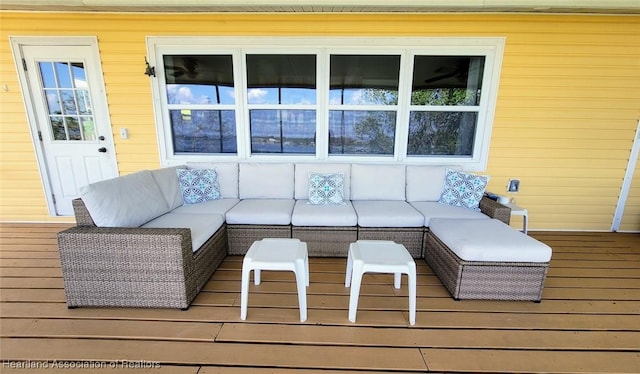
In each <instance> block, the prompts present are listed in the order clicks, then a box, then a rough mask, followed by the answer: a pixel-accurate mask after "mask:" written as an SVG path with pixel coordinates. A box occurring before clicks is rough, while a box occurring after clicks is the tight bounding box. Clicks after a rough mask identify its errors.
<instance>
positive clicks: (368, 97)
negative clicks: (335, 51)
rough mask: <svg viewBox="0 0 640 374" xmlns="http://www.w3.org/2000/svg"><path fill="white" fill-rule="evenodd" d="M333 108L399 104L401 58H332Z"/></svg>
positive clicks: (330, 96)
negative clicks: (334, 106)
mask: <svg viewBox="0 0 640 374" xmlns="http://www.w3.org/2000/svg"><path fill="white" fill-rule="evenodd" d="M330 69H331V72H330V75H331V76H330V89H329V103H330V104H331V105H396V104H398V80H399V76H400V56H369V55H332V56H331V67H330Z"/></svg>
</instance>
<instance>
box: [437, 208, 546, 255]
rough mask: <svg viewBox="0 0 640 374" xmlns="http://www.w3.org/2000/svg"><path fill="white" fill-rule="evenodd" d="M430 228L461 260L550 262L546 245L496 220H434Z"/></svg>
mask: <svg viewBox="0 0 640 374" xmlns="http://www.w3.org/2000/svg"><path fill="white" fill-rule="evenodd" d="M429 229H430V230H431V232H432V233H433V234H434V235H435V236H436V237H437V238H438V239H440V241H442V243H444V244H445V245H446V246H447V247H448V248H449V249H450V250H451V251H452V252H454V253H455V254H456V255H457V256H458V257H460V258H461V259H462V260H464V261H496V262H549V260H551V248H550V247H549V246H547V245H546V244H544V243H542V242H539V241H538V240H536V239H534V238H532V237H530V236H527V235H525V234H523V233H521V232H520V231H518V230H516V229H514V228H512V227H510V226H509V225H507V224H505V223H503V222H501V221H499V220H496V219H487V220H478V219H455V220H452V219H442V218H434V219H432V220H431V225H430V226H429Z"/></svg>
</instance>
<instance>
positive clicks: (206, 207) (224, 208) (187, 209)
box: [171, 199, 240, 216]
mask: <svg viewBox="0 0 640 374" xmlns="http://www.w3.org/2000/svg"><path fill="white" fill-rule="evenodd" d="M239 201H240V199H218V200H209V201H205V202H203V203H198V204H185V205H183V206H180V207H178V208H176V209H174V210H172V211H171V213H189V214H220V215H222V216H226V214H227V212H228V211H229V210H230V209H231V208H233V207H234V206H235V205H236V204H238V202H239Z"/></svg>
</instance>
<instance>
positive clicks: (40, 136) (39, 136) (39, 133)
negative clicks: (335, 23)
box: [38, 130, 42, 141]
mask: <svg viewBox="0 0 640 374" xmlns="http://www.w3.org/2000/svg"><path fill="white" fill-rule="evenodd" d="M38 139H39V140H40V141H42V131H40V130H38Z"/></svg>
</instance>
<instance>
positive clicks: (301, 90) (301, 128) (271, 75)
mask: <svg viewBox="0 0 640 374" xmlns="http://www.w3.org/2000/svg"><path fill="white" fill-rule="evenodd" d="M246 59H247V60H246V61H247V65H246V66H247V91H246V96H247V108H248V109H249V128H250V133H251V154H265V153H293V154H309V155H314V154H315V152H316V149H315V132H316V101H317V99H316V96H317V90H316V56H315V55H289V54H280V55H274V54H250V55H247V58H246Z"/></svg>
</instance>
